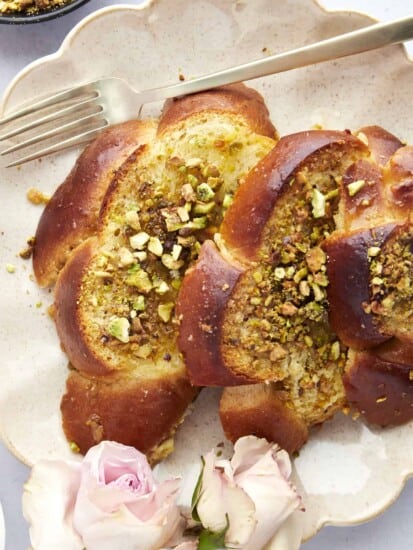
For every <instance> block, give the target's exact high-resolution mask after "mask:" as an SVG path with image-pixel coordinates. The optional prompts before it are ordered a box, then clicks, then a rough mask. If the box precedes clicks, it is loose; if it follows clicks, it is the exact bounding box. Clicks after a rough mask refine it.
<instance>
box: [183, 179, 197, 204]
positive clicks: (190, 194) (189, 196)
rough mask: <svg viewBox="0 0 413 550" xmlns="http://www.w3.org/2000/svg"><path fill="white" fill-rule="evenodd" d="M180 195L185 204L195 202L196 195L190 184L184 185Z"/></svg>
mask: <svg viewBox="0 0 413 550" xmlns="http://www.w3.org/2000/svg"><path fill="white" fill-rule="evenodd" d="M181 195H182V197H183V198H184V199H185V201H187V202H195V201H196V194H195V191H194V190H193V187H192V185H191V184H190V183H184V185H183V186H182V189H181Z"/></svg>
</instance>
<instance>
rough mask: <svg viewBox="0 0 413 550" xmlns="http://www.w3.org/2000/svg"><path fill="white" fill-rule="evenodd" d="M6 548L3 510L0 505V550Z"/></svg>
mask: <svg viewBox="0 0 413 550" xmlns="http://www.w3.org/2000/svg"><path fill="white" fill-rule="evenodd" d="M5 547H6V527H5V525H4V516H3V508H2V506H1V503H0V550H4V549H5Z"/></svg>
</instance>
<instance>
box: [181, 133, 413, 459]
mask: <svg viewBox="0 0 413 550" xmlns="http://www.w3.org/2000/svg"><path fill="white" fill-rule="evenodd" d="M401 145H402V144H401V143H400V141H399V140H398V139H397V138H395V137H394V136H392V135H391V134H389V133H387V132H385V131H384V130H382V129H381V128H378V127H368V128H364V129H362V131H361V132H360V133H359V134H358V137H355V136H353V135H352V134H350V133H349V132H332V131H321V130H320V131H311V132H302V133H299V134H294V135H291V136H286V137H283V138H282V139H281V140H280V142H279V143H278V144H277V146H276V147H275V148H274V149H273V151H271V153H269V155H267V157H266V158H265V159H263V160H262V161H261V162H260V163H259V164H258V165H257V167H256V168H254V169H253V170H252V171H251V172H250V174H249V176H248V178H247V179H246V181H245V182H244V184H243V185H242V186H241V187H240V188H239V190H238V191H237V193H236V196H235V199H234V202H233V203H232V205H231V207H230V209H229V210H228V212H227V215H226V217H225V220H224V221H223V224H222V225H221V228H220V233H219V235H217V236H216V238H215V243H216V244H214V243H213V242H211V241H209V242H206V243H204V244H203V246H202V249H201V253H200V256H199V259H198V261H197V262H196V264H195V265H194V266H193V267H192V268H191V269H190V270H189V271H188V273H187V275H186V277H185V280H184V284H183V285H182V287H181V290H180V295H179V299H178V306H177V312H178V314H179V316H180V323H181V324H180V334H179V346H180V349H181V350H182V353H183V355H184V357H185V361H186V364H187V368H188V372H189V376H190V379H191V381H192V383H193V384H195V385H223V386H227V387H226V388H225V389H224V392H223V397H222V400H221V408H220V414H221V421H222V424H223V427H224V430H225V432H226V434H227V436H228V438H229V439H231V440H233V441H235V440H236V439H237V438H238V437H240V436H242V435H245V434H247V433H255V434H257V435H259V436H263V437H267V438H268V439H271V440H273V441H276V442H278V443H279V444H280V445H281V446H282V447H284V448H286V449H287V450H289V451H290V452H293V451H295V450H297V449H298V448H299V447H300V446H301V445H302V444H303V443H304V442H305V441H306V439H307V437H308V430H309V428H310V427H311V426H313V425H316V424H319V423H321V422H323V421H325V420H326V419H327V418H330V417H331V416H332V415H333V414H334V413H335V412H336V411H338V410H341V409H342V408H344V407H346V406H347V404H348V403H349V404H350V405H352V406H355V407H356V408H357V409H358V410H359V411H360V412H361V413H362V414H365V416H366V418H367V419H368V420H370V421H372V422H378V423H380V424H382V425H387V424H391V423H397V422H401V421H406V420H408V419H410V418H413V407H412V388H413V382H412V381H411V380H409V374H408V373H409V368H410V367H409V366H408V365H410V366H413V362H412V361H413V356H411V355H410V356H409V353H408V351H407V350H409V349H410V348H409V343H407V344H406V343H405V342H406V341H409V338H410V323H409V322H408V320H409V315H410V308H409V307H408V304H410V303H411V294H410V292H411V291H410V288H411V286H410V281H411V276H412V275H413V273H412V272H411V271H409V269H410V257H409V258H408V259H407V262H408V264H409V265H408V268H407V267H406V268H404V270H402V271H403V274H404V277H403V278H402V279H403V283H402V284H403V290H402V289H401V288H399V287H400V285H399V284H398V283H397V281H398V280H399V278H398V277H399V275H398V274H397V276H396V273H395V272H394V270H392V269H391V266H394V265H398V266H399V269H398V271H400V270H401V269H402V268H401V267H400V265H401V262H402V260H403V254H407V256H409V255H410V254H411V252H410V250H408V251H407V249H409V243H410V241H409V238H410V233H409V229H408V228H409V224H408V222H407V227H406V219H407V218H408V216H407V211H406V204H407V203H406V200H407V199H405V198H403V193H404V194H405V195H408V191H409V185H407V182H406V179H407V178H408V176H406V172H407V167H408V162H407V160H406V162H405V163H403V162H402V161H401V156H402V155H403V156H404V158H405V159H407V158H410V159H411V157H410V153H409V152H408V151H409V148H407V151H406V148H404V149H401ZM403 150H404V151H405V152H404V153H403ZM402 167H403V168H404V170H403V168H402ZM389 190H390V191H389ZM402 250H403V252H402ZM389 251H391V252H389ZM374 253H376V258H377V262H376V266H377V263H381V264H382V265H383V273H385V272H386V265H387V268H388V280H386V279H385V280H383V282H381V283H380V285H379V286H380V288H376V287H377V285H378V281H377V277H376V274H375V272H374V269H375V267H374V265H375V264H374V262H372V261H371V259H372V255H373V254H374ZM380 254H382V255H383V257H384V256H385V257H386V260H383V261H380ZM386 262H387V264H386ZM403 265H404V264H403ZM390 281H392V282H391V283H390ZM389 296H392V300H393V299H394V302H395V304H397V307H395V305H394V304H393V303H391V302H390V299H389ZM386 298H387V302H386ZM377 301H378V302H380V307H378V306H374V304H375V303H376V302H377ZM393 337H397V338H399V340H398V341H397V343H395V341H394V338H393ZM391 338H393V340H391ZM402 339H403V343H402ZM193 342H196V349H195V346H194V345H193ZM382 342H386V344H382ZM390 342H391V343H390ZM383 345H384V346H386V347H385V348H383ZM349 348H350V349H349ZM360 348H361V349H366V350H367V348H369V349H368V350H367V351H363V352H359V351H358V350H359V349H360ZM241 384H242V385H241ZM251 384H254V385H251ZM378 385H379V386H380V389H378V387H377V386H378ZM228 386H230V387H228ZM397 399H398V400H399V401H400V400H402V401H403V404H402V405H400V406H398V407H396V400H397ZM384 403H386V405H384V406H383V404H384Z"/></svg>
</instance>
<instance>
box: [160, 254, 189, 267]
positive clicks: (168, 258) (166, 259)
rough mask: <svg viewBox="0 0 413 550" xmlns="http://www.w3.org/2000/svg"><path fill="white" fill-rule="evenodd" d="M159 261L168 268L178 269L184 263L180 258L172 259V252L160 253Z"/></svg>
mask: <svg viewBox="0 0 413 550" xmlns="http://www.w3.org/2000/svg"><path fill="white" fill-rule="evenodd" d="M161 261H162V263H163V265H164V266H165V267H166V268H168V269H172V270H173V269H179V268H180V267H182V266H183V265H184V262H183V261H182V260H174V258H173V256H172V254H162V258H161Z"/></svg>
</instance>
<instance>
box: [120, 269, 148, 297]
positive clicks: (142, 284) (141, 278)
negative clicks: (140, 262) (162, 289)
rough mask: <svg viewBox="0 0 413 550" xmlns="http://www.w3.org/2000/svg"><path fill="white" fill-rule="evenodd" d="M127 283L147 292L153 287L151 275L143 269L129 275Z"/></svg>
mask: <svg viewBox="0 0 413 550" xmlns="http://www.w3.org/2000/svg"><path fill="white" fill-rule="evenodd" d="M126 284H127V285H129V286H134V287H136V288H137V289H138V290H139V291H140V292H143V293H144V294H147V293H148V292H150V291H151V290H152V288H153V285H152V283H151V280H150V278H149V275H148V274H147V273H146V271H144V270H143V269H139V270H138V271H136V272H135V273H131V274H130V275H128V277H127V279H126Z"/></svg>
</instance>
